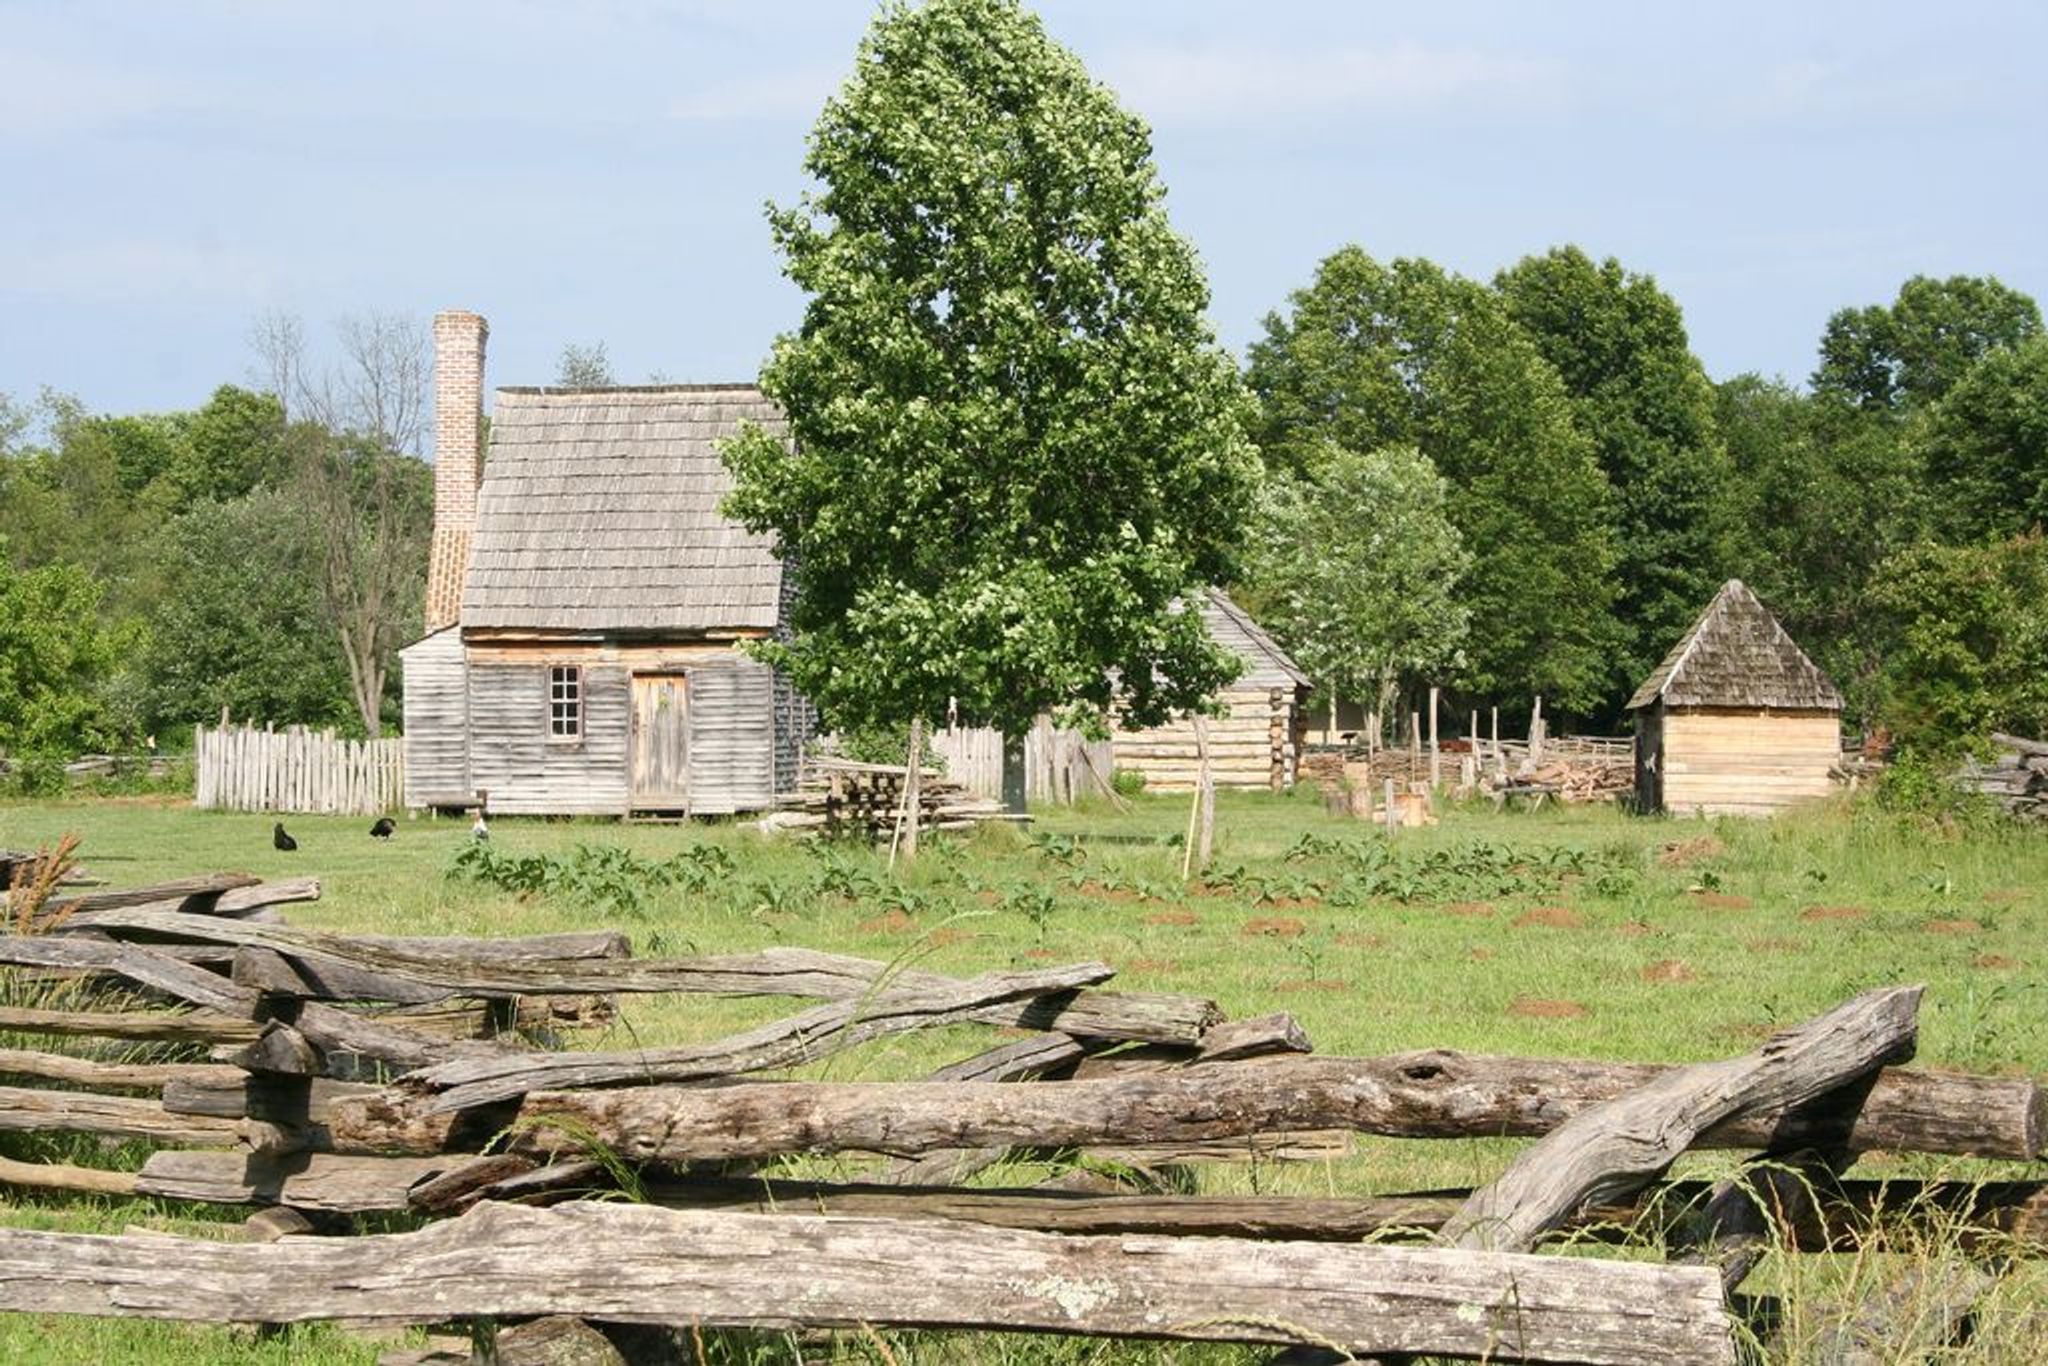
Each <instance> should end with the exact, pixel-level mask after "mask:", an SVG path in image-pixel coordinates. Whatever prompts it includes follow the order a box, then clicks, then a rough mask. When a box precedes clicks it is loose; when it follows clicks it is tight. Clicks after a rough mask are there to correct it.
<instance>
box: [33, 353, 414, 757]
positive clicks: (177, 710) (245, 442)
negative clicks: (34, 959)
mask: <svg viewBox="0 0 2048 1366" xmlns="http://www.w3.org/2000/svg"><path fill="white" fill-rule="evenodd" d="M339 333H340V343H341V348H340V349H341V352H342V356H343V359H342V360H341V361H339V362H338V363H337V364H336V365H334V366H333V367H331V368H325V369H320V370H317V371H316V370H314V369H313V368H312V367H311V366H310V365H309V364H308V361H307V350H306V347H305V344H304V340H303V334H302V333H301V331H300V329H299V328H298V326H297V324H296V323H294V322H293V321H291V320H289V319H270V320H266V321H265V322H264V323H263V324H261V325H260V326H259V329H258V350H259V354H260V357H261V359H262V360H263V361H264V362H265V364H266V367H267V368H268V370H269V371H270V377H271V383H270V384H269V385H268V386H266V387H267V389H268V392H257V391H255V390H253V389H250V388H243V387H239V386H236V385H223V386H221V387H220V388H219V389H217V390H216V391H215V392H214V394H213V395H212V397H211V398H209V399H208V400H207V402H206V403H205V404H204V405H202V406H201V407H199V408H197V409H195V410H192V411H189V412H178V413H161V414H146V415H136V416H110V415H103V414H94V413H90V412H87V411H86V410H85V409H84V408H83V407H82V406H81V405H80V404H79V403H78V402H76V401H75V400H73V399H70V398H67V397H64V396H62V395H58V394H53V393H47V392H46V393H45V394H44V395H43V396H42V397H41V398H40V399H39V400H36V401H34V402H32V403H14V402H10V401H8V400H7V399H6V398H5V397H4V396H0V754H5V755H6V756H7V757H8V758H9V759H10V761H11V762H12V764H13V769H14V777H15V781H16V782H17V784H22V783H25V784H27V785H30V786H35V785H38V784H46V783H48V782H49V781H50V780H51V773H52V770H53V768H54V766H55V764H57V763H59V762H61V761H62V760H64V759H68V758H71V757H74V756H76V755H78V754H80V753H86V752H109V751H111V752H122V753H132V752H134V751H135V750H136V749H137V748H139V747H141V746H144V745H147V744H150V743H160V744H161V745H162V746H164V747H167V748H168V747H176V746H179V745H181V744H182V743H183V742H184V739H185V735H186V733H187V732H189V728H190V727H191V726H192V724H193V723H195V722H201V721H207V720H213V719H218V717H219V715H220V713H221V711H222V710H223V709H226V710H228V711H230V712H232V713H233V714H234V715H236V716H238V717H247V718H254V719H258V720H264V721H276V722H280V723H284V722H300V723H305V724H311V725H320V726H333V727H336V728H338V729H340V730H343V731H345V732H348V733H352V734H365V733H367V734H376V733H378V732H379V731H380V730H381V729H382V728H384V727H385V726H386V725H387V724H391V723H394V722H395V720H396V716H397V703H398V690H397V681H396V670H395V668H394V667H393V666H394V663H395V661H394V652H395V650H396V648H397V646H399V645H400V644H403V643H404V641H405V640H406V639H408V638H410V636H411V635H412V634H414V633H416V632H417V629H418V626H419V617H420V609H421V599H422V584H423V581H424V574H425V565H426V547H427V540H428V536H429V534H430V531H431V525H432V510H433V509H432V497H433V494H432V471H431V469H430V467H429V466H427V465H426V464H425V462H423V461H422V460H421V459H419V457H418V455H417V453H416V452H417V447H418V443H419V440H420V436H421V432H422V429H423V421H422V419H423V416H424V414H425V412H426V404H427V401H428V387H427V376H428V374H429V370H428V366H427V356H426V348H425V343H424V340H423V337H422V335H421V333H420V331H419V329H418V328H417V327H416V326H414V325H412V324H411V323H409V322H406V321H404V320H401V319H391V318H365V319H355V320H350V321H347V322H345V323H343V324H342V325H341V327H340V329H339Z"/></svg>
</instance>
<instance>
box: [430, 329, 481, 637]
mask: <svg viewBox="0 0 2048 1366" xmlns="http://www.w3.org/2000/svg"><path fill="white" fill-rule="evenodd" d="M490 331H491V329H490V324H488V323H486V322H485V321H484V320H483V318H482V317H481V316H479V315H477V314H475V313H469V312H466V311H464V310H462V309H450V310H449V311H448V312H446V313H437V314H435V315H434V542H433V549H432V550H431V551H430V552H429V554H428V557H427V615H426V628H427V629H428V630H429V631H438V630H440V629H441V628H442V627H444V626H452V625H454V624H455V622H456V621H457V620H458V619H459V618H460V617H461V615H462V581H463V578H464V577H465V576H466V575H467V574H468V572H469V537H470V533H471V532H472V531H474V530H475V529H476V490H477V485H479V484H481V483H482V482H483V478H484V452H483V415H484V339H485V338H486V337H488V336H489V335H490Z"/></svg>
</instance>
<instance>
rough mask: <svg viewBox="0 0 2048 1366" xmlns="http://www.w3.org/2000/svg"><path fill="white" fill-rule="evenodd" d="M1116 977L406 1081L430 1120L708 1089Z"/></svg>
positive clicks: (1053, 975)
mask: <svg viewBox="0 0 2048 1366" xmlns="http://www.w3.org/2000/svg"><path fill="white" fill-rule="evenodd" d="M1114 975H1115V969H1114V968H1110V967H1108V966H1106V965H1104V964H1101V963H1081V964H1077V965H1075V966H1073V967H1066V968H1047V969H1043V970H1040V971H1036V972H995V973H989V974H987V975H985V976H982V977H976V978H973V979H972V980H969V981H964V982H963V981H954V980H953V979H951V978H943V977H942V978H939V979H937V980H936V982H935V983H933V984H930V985H914V986H908V987H884V988H882V989H879V990H878V991H877V992H876V993H874V994H872V995H868V996H862V997H858V998H856V999H853V1000H848V1001H835V1002H833V1003H831V1004H829V1005H821V1006H814V1007H812V1008H811V1009H810V1010H807V1011H804V1012H803V1013H802V1014H799V1015H792V1016H789V1017H788V1018H786V1019H782V1020H776V1021H773V1022H771V1023H769V1024H765V1025H761V1026H759V1027H757V1028H754V1029H750V1030H746V1031H744V1032H742V1033H739V1034H734V1035H730V1036H728V1037H726V1038H723V1039H718V1040H714V1041H712V1042H710V1043H704V1044H685V1045H681V1046H678V1047H674V1048H643V1049H635V1050H632V1051H630V1052H620V1053H545V1054H535V1055H529V1056H524V1057H501V1058H488V1059H485V1058H475V1059H463V1060H459V1061H455V1062H448V1063H443V1064H441V1065H440V1066H437V1067H430V1068H426V1069H424V1070H422V1071H419V1072H414V1073H412V1074H411V1075H410V1076H408V1077H406V1078H405V1080H404V1082H403V1083H402V1084H403V1085H405V1086H406V1087H408V1088H411V1089H415V1090H420V1091H427V1092H433V1093H437V1094H434V1095H432V1096H431V1098H430V1100H429V1101H428V1105H427V1112H428V1113H430V1114H437V1113H442V1112H447V1111H453V1110H463V1109H469V1108H472V1107H475V1106H479V1105H490V1104H493V1103H495V1102H498V1101H503V1100H511V1099H513V1098H515V1097H518V1096H521V1095H524V1094H526V1093H527V1092H529V1091H540V1090H548V1089H570V1088H583V1087H593V1086H613V1085H617V1084H619V1083H621V1082H636V1083H643V1084H645V1083H659V1082H689V1081H704V1080H708V1079H710V1078H712V1077H723V1076H733V1075H738V1074H741V1073H746V1072H761V1071H766V1070H768V1069H770V1068H778V1067H793V1066H796V1065H797V1064H800V1063H805V1062H811V1061H815V1060H816V1059H819V1058H823V1057H828V1056H830V1055H831V1054H833V1053H836V1052H839V1051H841V1050H843V1049H846V1048H851V1047H853V1046H855V1045H856V1044H860V1043H864V1042H866V1041H868V1040H870V1039H877V1038H881V1037H882V1036H884V1035H887V1034H897V1033H902V1032H905V1031H907V1030H913V1029H923V1028H929V1027H933V1026H937V1025H946V1024H958V1023H962V1022H965V1021H968V1020H971V1019H974V1018H975V1017H976V1016H977V1015H978V1014H979V1013H980V1012H981V1011H983V1010H985V1009H988V1008H990V1007H992V1006H997V1005H1001V1004H1014V1003H1018V1002H1022V1001H1028V1000H1030V999H1032V998H1035V997H1041V996H1046V995H1049V994H1052V993H1056V992H1071V991H1073V990H1075V989H1076V988H1079V987H1084V986H1092V985H1093V984H1095V983H1097V982H1103V981H1107V980H1108V979H1109V978H1110V977H1112V976H1114Z"/></svg>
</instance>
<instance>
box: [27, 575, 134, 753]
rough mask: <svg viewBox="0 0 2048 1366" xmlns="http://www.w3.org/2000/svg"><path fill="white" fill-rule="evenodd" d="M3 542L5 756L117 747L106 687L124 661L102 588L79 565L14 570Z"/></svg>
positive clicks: (80, 751) (116, 737) (77, 751)
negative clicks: (104, 613) (104, 616)
mask: <svg viewBox="0 0 2048 1366" xmlns="http://www.w3.org/2000/svg"><path fill="white" fill-rule="evenodd" d="M5 549H6V542H5V538H4V537H0V754H4V755H6V756H8V757H10V758H12V759H15V760H21V759H23V758H37V759H52V760H62V759H70V758H73V757H75V756H77V755H79V754H81V753H84V752H86V751H88V750H97V749H104V748H108V747H111V746H112V745H113V744H114V743H115V741H116V740H117V739H119V738H121V737H118V736H117V735H115V734H114V731H113V728H112V726H111V725H110V724H109V717H108V709H107V705H106V699H105V696H104V689H105V687H106V685H107V683H108V681H109V680H110V679H111V678H112V676H113V674H114V671H115V668H116V666H117V663H118V659H119V649H118V644H119V642H118V641H117V639H116V637H115V635H114V634H113V633H112V632H111V631H110V630H109V629H108V628H107V627H105V626H104V625H102V623H101V621H100V613H99V598H100V586H99V584H97V583H95V582H94V581H93V579H92V577H91V576H90V575H89V574H87V573H86V572H85V571H84V570H83V569H81V568H79V567H78V566H77V565H67V564H52V565H44V566H42V567H41V568H38V569H27V570H20V569H15V568H14V567H13V566H12V565H11V564H10V562H9V561H8V558H7V556H6V555H5V553H4V551H5Z"/></svg>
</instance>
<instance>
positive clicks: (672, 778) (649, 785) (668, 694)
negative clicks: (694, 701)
mask: <svg viewBox="0 0 2048 1366" xmlns="http://www.w3.org/2000/svg"><path fill="white" fill-rule="evenodd" d="M685 684H686V680H685V678H684V676H683V675H682V674H634V675H633V805H634V806H635V807H636V808H639V809H642V810H645V809H649V808H657V807H658V808H662V809H665V810H675V811H680V810H685V809H687V808H688V806H689V804H690V710H689V698H688V694H689V690H688V688H687V687H686V686H685Z"/></svg>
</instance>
